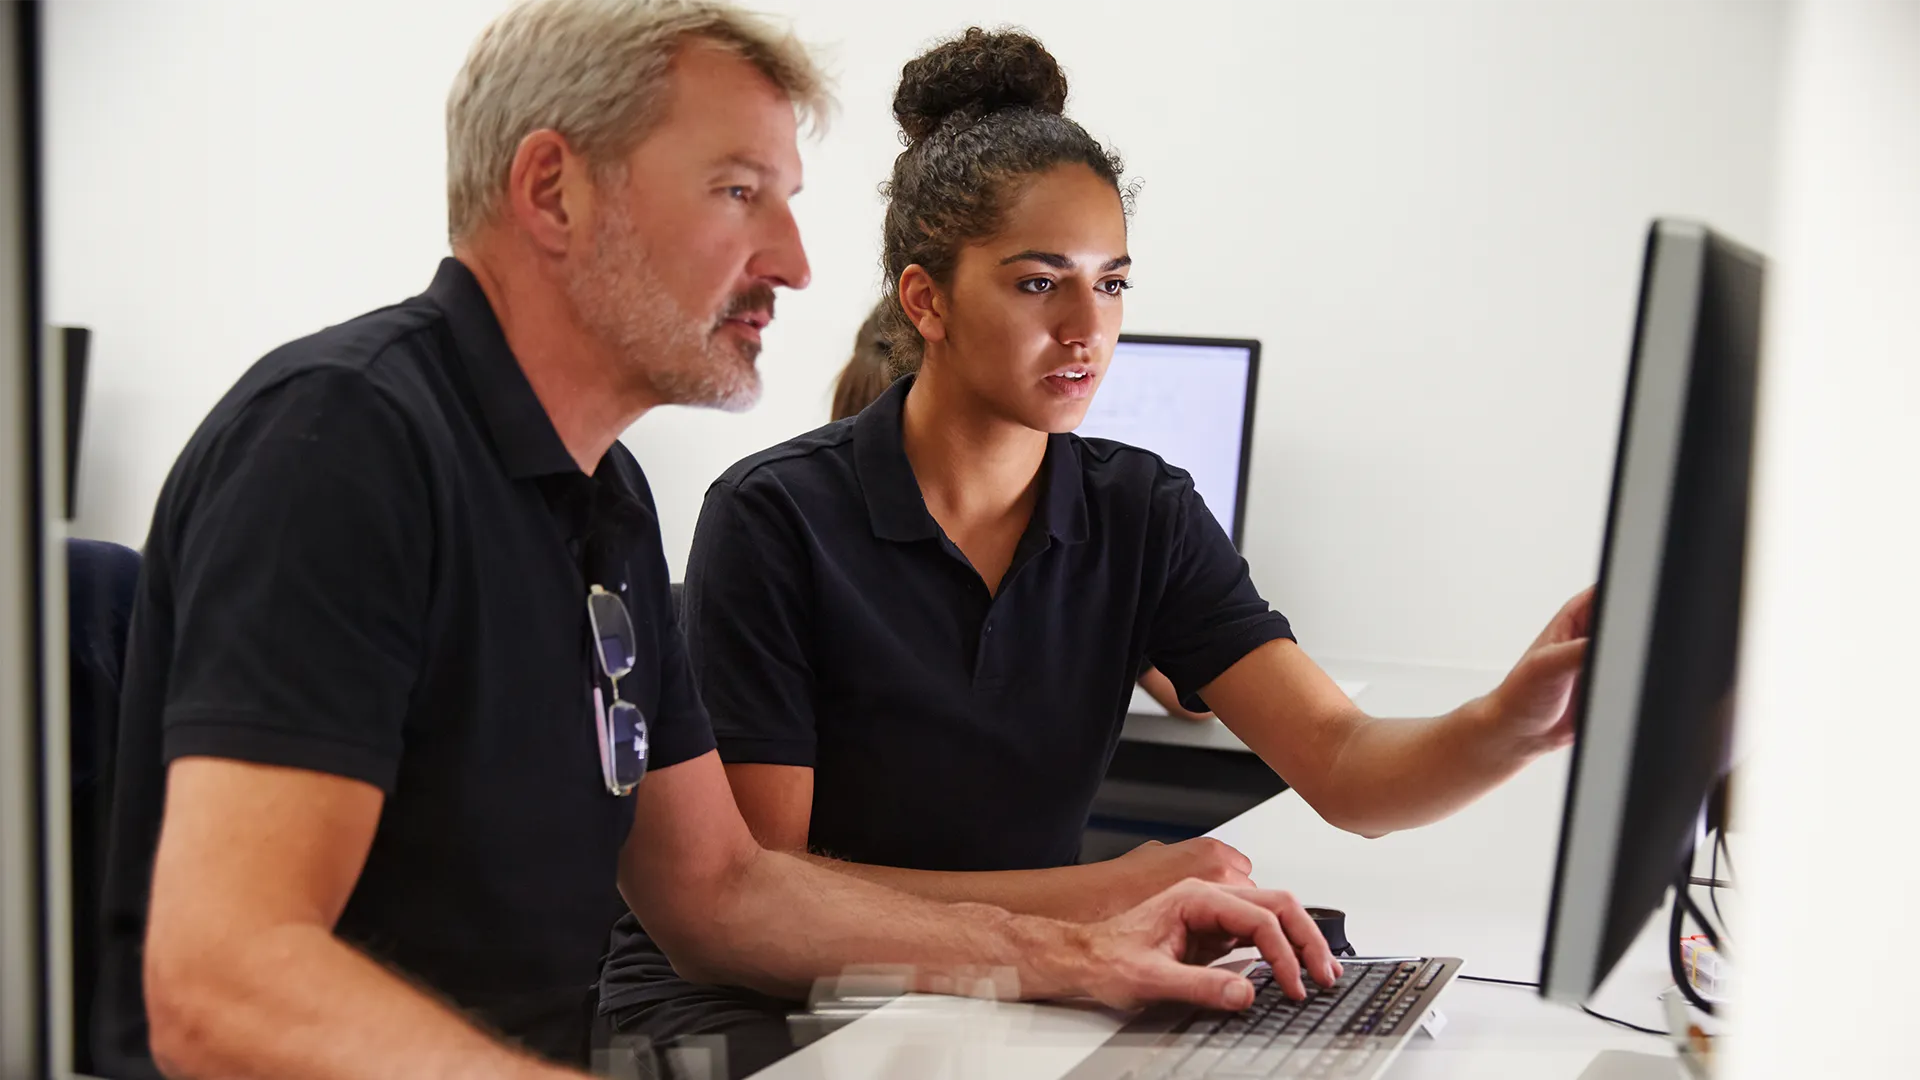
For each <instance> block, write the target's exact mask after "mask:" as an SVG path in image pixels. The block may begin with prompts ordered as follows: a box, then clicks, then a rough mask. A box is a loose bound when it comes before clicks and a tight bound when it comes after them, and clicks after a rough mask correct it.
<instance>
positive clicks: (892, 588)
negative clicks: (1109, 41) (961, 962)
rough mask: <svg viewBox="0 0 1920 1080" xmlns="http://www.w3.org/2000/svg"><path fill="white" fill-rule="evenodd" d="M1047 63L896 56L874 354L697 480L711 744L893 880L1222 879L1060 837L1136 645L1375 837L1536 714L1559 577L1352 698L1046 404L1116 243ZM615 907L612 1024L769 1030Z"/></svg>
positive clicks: (1082, 794)
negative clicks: (1083, 855)
mask: <svg viewBox="0 0 1920 1080" xmlns="http://www.w3.org/2000/svg"><path fill="white" fill-rule="evenodd" d="M1066 97H1067V82H1066V78H1065V76H1064V75H1063V74H1062V73H1061V71H1060V68H1059V65H1058V64H1057V63H1056V62H1055V60H1054V58H1053V56H1052V55H1051V54H1049V53H1048V52H1047V50H1046V49H1045V48H1044V47H1043V46H1042V45H1041V44H1040V42H1038V41H1036V40H1035V39H1034V38H1032V37H1031V36H1029V35H1026V34H1024V33H1020V32H1017V31H1003V32H997V33H988V32H985V31H983V30H980V29H978V28H974V29H970V30H968V31H966V32H965V34H964V35H962V36H960V37H958V38H955V39H953V40H950V41H947V42H944V43H942V44H940V45H938V46H936V47H934V48H933V49H931V50H929V51H928V52H926V53H925V54H923V55H921V56H919V57H916V58H915V59H913V60H912V61H910V62H909V63H908V64H907V65H906V66H905V67H904V69H903V70H902V72H901V78H900V82H899V86H898V89H897V91H896V93H895V95H894V99H893V111H894V115H895V117H896V118H897V119H898V120H899V122H900V126H901V128H902V130H903V131H904V132H905V134H906V136H907V140H908V141H907V146H906V149H905V150H904V151H902V152H901V154H900V155H899V157H898V158H897V159H896V160H895V162H894V166H893V173H892V177H891V179H890V181H889V185H888V188H887V190H888V192H889V201H888V206H887V213H886V224H885V232H884V236H883V242H882V250H883V260H884V264H885V271H886V275H887V281H888V289H887V294H886V297H885V307H884V314H885V316H886V318H885V319H884V320H883V324H882V327H881V334H882V336H884V338H885V339H886V341H887V345H888V350H889V353H890V356H891V359H892V361H893V365H894V367H895V368H896V370H902V369H903V370H905V371H906V372H908V374H906V375H903V377H901V378H899V379H898V380H897V381H894V382H893V383H892V384H891V385H890V386H889V388H888V389H887V390H886V391H885V392H884V393H883V394H882V395H881V396H880V398H879V399H878V400H876V401H875V402H873V403H872V404H871V405H869V406H868V407H867V408H866V409H864V410H863V411H861V412H859V413H858V414H857V415H855V416H853V417H851V418H848V419H843V420H839V421H836V422H834V423H830V424H828V425H827V426H825V427H823V428H820V429H818V430H816V431H813V432H811V433H808V434H805V435H802V436H800V437H798V438H795V439H792V440H789V441H788V442H785V443H782V444H781V445H779V446H775V447H773V448H771V449H769V450H766V451H763V452H761V453H758V454H754V455H752V456H750V457H748V458H746V459H745V460H743V461H741V462H739V463H738V464H736V465H735V466H734V467H733V468H731V469H729V470H728V471H727V472H726V473H725V474H723V475H722V476H721V477H720V479H718V480H717V481H715V482H714V484H713V485H712V487H710V488H709V489H708V492H707V497H706V502H705V505H704V507H703V508H702V510H701V514H700V521H699V525H698V527H697V529H696V532H695V536H694V541H693V547H692V552H691V556H690V558H689V561H688V570H687V582H686V593H685V599H686V610H685V619H686V625H687V634H688V648H689V653H690V655H691V657H692V663H693V669H694V671H695V674H696V678H697V679H698V681H699V685H700V692H701V695H702V698H703V700H704V701H705V702H706V704H707V707H708V708H709V710H710V712H711V715H712V718H713V723H714V729H715V734H716V737H717V741H718V744H719V747H720V753H721V757H722V760H723V761H724V762H725V765H726V772H727V778H728V780H729V781H730V782H731V784H732V786H733V791H734V796H735V798H736V799H737V800H738V801H739V804H740V808H741V812H742V813H743V814H744V815H745V817H746V820H747V823H748V825H749V827H751V828H752V829H753V831H754V835H755V836H756V837H758V838H759V839H760V841H761V842H762V843H763V844H765V845H766V846H767V847H769V848H772V849H776V850H781V851H789V852H793V853H795V854H796V855H798V856H800V857H803V858H808V859H810V860H812V861H813V862H814V863H815V864H816V865H820V866H824V867H831V868H833V869H835V870H837V871H839V872H840V873H843V874H846V875H848V876H850V877H856V878H859V879H862V880H865V881H871V882H875V883H885V884H887V885H890V886H892V887H894V888H898V889H902V890H906V891H909V892H914V893H918V894H920V895H922V896H926V897H929V898H940V899H945V900H968V901H975V902H986V903H991V904H995V905H998V906H1000V907H1004V908H1006V909H1008V910H1012V911H1022V912H1030V913H1045V914H1047V915H1049V916H1054V917H1059V918H1066V919H1075V920H1087V921H1096V920H1100V919H1104V918H1107V917H1110V916H1111V914H1112V913H1113V912H1114V911H1116V910H1120V909H1123V908H1125V907H1126V906H1127V905H1129V904H1132V903H1135V902H1137V901H1138V899H1139V898H1140V897H1143V896H1151V895H1154V894H1155V893H1156V892H1158V891H1159V890H1161V889H1164V888H1165V887H1166V885H1167V883H1168V882H1169V881H1174V880H1180V879H1184V878H1190V877H1201V878H1204V879H1208V880H1213V881H1218V882H1224V883H1230V884H1233V885H1235V886H1243V885H1246V884H1249V883H1250V882H1251V877H1250V875H1251V873H1252V870H1253V867H1252V866H1251V864H1250V863H1249V861H1248V860H1247V858H1246V857H1245V856H1244V855H1243V854H1241V853H1240V852H1238V851H1235V850H1234V849H1232V848H1231V847H1228V846H1227V845H1225V844H1221V843H1218V842H1217V841H1214V840H1211V839H1209V838H1200V839H1198V840H1193V841H1188V842H1185V843H1181V844H1171V845H1150V846H1146V847H1142V848H1137V849H1135V850H1133V851H1131V852H1128V853H1127V854H1125V855H1123V856H1121V857H1119V858H1116V859H1112V860H1108V861H1105V862H1097V863H1090V864H1081V863H1080V862H1079V854H1080V844H1081V836H1082V833H1083V831H1084V828H1085V825H1086V821H1087V816H1088V811H1089V809H1090V807H1091V804H1092V801H1093V797H1094V793H1095V791H1096V790H1097V789H1098V787H1099V785H1100V783H1101V780H1102V779H1103V777H1104V776H1105V773H1106V768H1107V764H1108V761H1109V759H1110V757H1111V755H1112V753H1113V749H1114V747H1115V745H1116V743H1117V741H1118V739H1119V736H1120V727H1121V723H1122V721H1123V719H1124V717H1125V714H1126V709H1127V702H1128V701H1129V699H1130V698H1131V694H1132V688H1133V684H1134V680H1135V679H1136V677H1138V675H1139V674H1140V672H1141V671H1142V670H1143V669H1144V667H1145V666H1146V665H1147V664H1148V663H1152V664H1153V665H1154V666H1156V667H1158V668H1159V669H1160V670H1162V671H1163V672H1165V673H1166V675H1167V677H1168V678H1169V679H1170V680H1171V682H1172V684H1173V685H1174V686H1175V687H1177V688H1179V689H1180V690H1181V691H1182V693H1183V695H1197V697H1198V698H1200V699H1204V703H1205V704H1206V705H1210V706H1212V707H1213V709H1214V711H1215V712H1217V713H1218V714H1219V716H1220V718H1221V720H1222V721H1223V722H1225V723H1226V725H1227V726H1228V727H1229V728H1230V729H1231V730H1232V731H1233V732H1234V733H1235V734H1236V735H1237V736H1239V738H1240V739H1241V740H1242V741H1244V742H1245V743H1246V744H1247V745H1248V747H1250V748H1251V749H1252V750H1253V751H1254V752H1255V753H1257V754H1259V755H1260V757H1261V758H1262V759H1263V760H1264V761H1266V762H1267V763H1268V764H1269V765H1271V766H1273V767H1274V769H1275V770H1276V771H1277V772H1278V773H1279V774H1280V775H1281V776H1283V777H1285V778H1286V780H1287V781H1288V782H1289V783H1290V784H1291V785H1292V786H1293V787H1294V789H1295V790H1297V791H1298V792H1299V793H1300V795H1301V796H1302V797H1303V798H1304V799H1305V800H1306V801H1307V803H1308V804H1309V805H1311V806H1312V807H1313V808H1314V809H1315V810H1316V811H1317V812H1318V813H1319V814H1320V815H1321V816H1322V817H1323V818H1324V819H1326V820H1327V821H1329V822H1331V823H1332V824H1334V825H1336V826H1338V827H1340V828H1343V829H1347V830H1350V831H1353V832H1356V833H1361V834H1364V835H1368V836H1377V835H1380V834H1383V833H1387V832H1392V831H1395V830H1399V829H1407V828H1413V827H1416V826H1419V825H1423V824H1426V823H1428V822H1432V821H1436V820H1438V819H1440V818H1443V817H1445V816H1447V815H1449V814H1451V813H1453V812H1454V811H1455V810H1458V809H1460V808H1461V807H1463V806H1465V805H1467V804H1468V803H1470V802H1472V801H1473V800H1474V799H1476V798H1478V797H1479V796H1480V795H1481V794H1483V793H1485V792H1486V791H1488V790H1490V789H1491V788H1493V787H1494V786H1496V785H1498V784H1500V783H1502V782H1504V781H1505V780H1506V779H1507V778H1508V777H1511V776H1513V775H1514V774H1515V773H1517V772H1518V771H1519V770H1520V769H1522V768H1524V767H1525V766H1526V765H1527V764H1528V763H1529V762H1531V761H1533V760H1534V759H1535V758H1537V757H1539V756H1540V755H1542V754H1545V753H1547V752H1549V751H1551V750H1553V749H1556V748H1559V747H1563V746H1565V745H1567V743H1568V742H1569V740H1570V739H1571V737H1572V735H1571V732H1572V718H1571V715H1570V711H1569V710H1570V707H1571V692H1572V688H1573V683H1574V680H1575V678H1576V676H1577V672H1578V670H1579V665H1580V661H1581V657H1582V655H1583V653H1584V650H1585V648H1586V643H1587V639H1586V636H1585V634H1586V629H1585V628H1586V622H1587V610H1588V603H1589V598H1588V597H1587V596H1585V595H1583V596H1581V597H1579V598H1576V599H1575V600H1574V601H1572V602H1570V603H1569V604H1568V605H1567V606H1566V607H1565V608H1564V609H1563V610H1562V611H1561V613H1560V614H1559V615H1558V616H1557V617H1556V618H1555V619H1554V620H1553V621H1552V623H1551V624H1550V625H1549V627H1548V628H1547V630H1546V632H1545V633H1543V634H1542V635H1541V637H1540V638H1539V640H1538V641H1537V642H1535V644H1534V646H1533V647H1532V648H1530V649H1529V650H1528V651H1527V653H1526V654H1525V656H1523V657H1522V659H1521V660H1520V662H1519V663H1518V664H1517V665H1516V666H1515V667H1514V669H1513V670H1512V672H1511V673H1510V674H1509V675H1508V676H1507V678H1506V680H1505V681H1504V682H1503V683H1502V684H1501V685H1500V686H1499V687H1498V688H1497V689H1495V690H1494V691H1493V692H1492V693H1490V694H1489V695H1487V696H1486V697H1484V698H1481V699H1479V700H1476V701H1472V702H1469V703H1467V704H1465V705H1463V706H1461V707H1460V708H1459V709H1457V710H1455V711H1454V712H1452V713H1450V714H1448V715H1446V716H1441V717H1435V718H1430V719H1417V720H1376V719H1374V718H1371V717H1369V716H1367V715H1365V714H1363V713H1361V712H1360V711H1359V710H1358V709H1356V708H1355V707H1354V705H1353V703H1352V702H1351V701H1350V700H1348V698H1347V696H1346V695H1345V694H1344V693H1342V692H1341V691H1340V689H1339V687H1338V686H1337V685H1336V684H1335V683H1334V682H1333V680H1332V679H1331V678H1329V677H1328V676H1327V675H1326V673H1324V672H1323V671H1321V670H1320V668H1319V667H1317V666H1316V665H1315V664H1314V663H1313V661H1312V660H1310V659H1309V658H1308V657H1307V655H1306V654H1305V653H1304V652H1303V651H1301V649H1300V647H1299V646H1298V645H1297V644H1295V642H1294V637H1293V631H1292V628H1291V627H1290V625H1289V624H1288V622H1287V620H1286V619H1285V618H1284V617H1283V616H1282V615H1280V614H1279V613H1278V612H1275V611H1273V610H1272V609H1271V608H1270V607H1269V606H1268V604H1267V603H1266V601H1265V600H1263V599H1262V598H1261V597H1260V595H1259V593H1258V592H1257V591H1256V590H1255V589H1254V586H1253V583H1252V581H1251V580H1250V578H1249V576H1248V571H1247V565H1246V563H1245V562H1244V561H1243V560H1242V559H1241V558H1240V555H1239V553H1238V552H1237V551H1236V550H1235V549H1234V546H1233V544H1232V542H1231V541H1230V540H1229V539H1228V537H1227V535H1226V533H1225V532H1224V531H1223V530H1222V529H1221V527H1220V525H1219V523H1218V522H1217V520H1216V519H1215V518H1214V516H1213V514H1212V513H1211V512H1210V511H1209V510H1208V509H1207V508H1206V506H1205V504H1204V503H1203V502H1202V501H1201V499H1200V497H1199V496H1198V494H1197V493H1196V492H1195V490H1194V485H1193V481H1192V479H1191V477H1189V476H1188V475H1187V474H1186V473H1185V472H1183V471H1181V470H1180V469H1178V468H1175V467H1173V466H1171V465H1168V464H1167V463H1166V462H1164V461H1162V460H1161V459H1160V458H1158V457H1157V456H1155V455H1154V454H1152V453H1150V452H1148V451H1145V450H1141V449H1137V448H1134V447H1129V446H1125V445H1121V444H1118V443H1114V442H1109V441H1106V440H1101V439H1082V438H1080V437H1078V436H1075V435H1072V434H1069V433H1070V432H1072V431H1073V430H1074V429H1075V428H1076V427H1078V426H1079V425H1080V422H1081V420H1082V418H1083V416H1084V414H1085V412H1086V409H1087V405H1088V403H1089V401H1090V400H1091V398H1092V396H1093V394H1094V393H1095V392H1096V390H1097V388H1098V387H1099V384H1100V379H1101V377H1102V375H1103V374H1104V373H1105V371H1106V368H1107V364H1108V362H1109V360H1110V359H1111V357H1112V352H1113V347H1114V343H1115V339H1116V337H1117V335H1118V333H1119V330H1120V324H1121V312H1122V306H1123V297H1124V295H1125V292H1126V289H1127V288H1128V286H1129V281H1128V277H1129V272H1130V267H1131V263H1132V259H1131V256H1130V255H1129V253H1128V251H1127V211H1128V203H1129V199H1128V190H1127V188H1126V187H1125V186H1124V185H1123V184H1122V182H1121V179H1120V177H1121V164H1120V162H1119V161H1118V159H1117V158H1115V157H1114V156H1113V155H1112V154H1111V153H1110V152H1108V151H1107V150H1106V149H1105V148H1104V147H1102V146H1101V145H1100V144H1099V143H1098V142H1096V141H1095V140H1094V139H1093V138H1092V137H1091V136H1089V135H1088V134H1087V132H1086V131H1085V130H1083V129H1082V128H1081V127H1080V126H1079V125H1078V124H1076V123H1074V122H1073V121H1072V120H1069V119H1068V118H1067V117H1066V116H1065V115H1064V107H1065V102H1066ZM743 673H752V677H743ZM1268 869H1269V871H1271V870H1273V869H1275V868H1268ZM639 915H640V918H639V919H638V920H637V921H636V920H634V919H632V918H623V919H622V921H621V924H620V926H619V927H617V928H616V931H615V941H614V950H613V953H612V955H611V956H610V958H609V960H608V963H607V967H606V971H605V974H604V976H603V981H602V1001H601V1007H602V1009H603V1010H606V1011H607V1012H609V1013H610V1014H611V1015H612V1016H613V1017H614V1020H615V1023H616V1026H617V1027H618V1028H619V1029H620V1030H623V1031H629V1032H634V1033H637V1034H644V1035H648V1036H650V1037H654V1038H671V1037H676V1036H679V1035H683V1034H687V1033H728V1034H729V1035H731V1036H733V1037H734V1038H735V1041H734V1042H733V1043H732V1044H730V1047H743V1046H746V1047H751V1046H756V1045H776V1046H777V1044H778V1042H779V1040H780V1039H781V1036H782V1028H783V1027H784V1013H785V1010H786V1009H789V1008H792V1006H790V1005H787V1004H786V1003H784V1002H782V1001H780V1000H778V999H777V998H768V997H765V996H751V997H749V996H741V995H731V996H730V994H729V991H727V990H726V989H725V988H723V987H717V986H713V985H704V984H710V983H711V980H689V979H684V978H681V977H680V975H677V974H676V973H675V971H674V970H673V969H672V968H670V967H669V966H667V965H666V964H665V963H664V962H663V960H662V959H661V957H660V956H659V953H658V950H657V949H656V948H655V947H654V945H653V944H652V943H651V942H650V941H649V940H648V937H649V935H650V934H652V931H653V927H652V925H651V924H650V923H648V922H647V920H646V918H645V915H646V913H645V912H640V913H639ZM681 974H684V973H681ZM730 1052H731V1051H730ZM755 1052H756V1053H757V1052H758V1051H755Z"/></svg>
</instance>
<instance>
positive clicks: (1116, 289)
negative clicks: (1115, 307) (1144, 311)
mask: <svg viewBox="0 0 1920 1080" xmlns="http://www.w3.org/2000/svg"><path fill="white" fill-rule="evenodd" d="M1131 288H1133V282H1131V281H1128V280H1127V279H1126V278H1109V279H1108V280H1106V281H1103V282H1101V283H1100V291H1101V292H1103V293H1106V294H1107V295H1108V296H1119V295H1120V294H1121V293H1123V292H1126V291H1127V290H1128V289H1131Z"/></svg>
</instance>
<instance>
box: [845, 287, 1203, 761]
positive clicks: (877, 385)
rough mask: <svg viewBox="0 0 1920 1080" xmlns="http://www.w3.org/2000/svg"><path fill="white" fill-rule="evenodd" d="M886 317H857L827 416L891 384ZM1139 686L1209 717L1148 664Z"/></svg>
mask: <svg viewBox="0 0 1920 1080" xmlns="http://www.w3.org/2000/svg"><path fill="white" fill-rule="evenodd" d="M886 318H887V301H886V300H885V299H884V298H883V299H882V300H881V301H880V302H879V303H876V304H875V305H874V306H873V310H872V311H870V312H868V313H867V317H866V318H865V319H864V320H862V321H861V323H860V329H859V331H858V332H857V333H855V334H854V336H853V355H852V356H851V357H849V358H848V359H847V363H846V366H845V367H843V368H841V369H840V374H839V375H837V376H835V378H834V380H833V409H832V414H831V416H830V418H829V419H831V420H845V419H846V418H848V417H850V416H852V415H854V414H855V413H857V412H859V411H860V410H862V409H864V408H866V407H867V406H869V405H871V404H873V402H874V400H875V399H877V398H878V397H879V396H880V395H881V394H884V393H886V392H887V387H889V386H892V385H893V380H894V378H895V376H896V375H897V374H899V373H898V372H896V371H895V370H894V368H893V358H892V356H891V355H890V352H889V350H888V348H887V338H886V332H885V329H884V324H885V321H886ZM1140 687H1141V689H1143V690H1145V691H1146V692H1147V694H1148V696H1149V697H1151V698H1153V700H1154V701H1155V702H1156V703H1157V704H1158V705H1159V706H1160V707H1161V708H1163V709H1165V710H1167V715H1168V716H1172V717H1175V718H1177V719H1181V720H1191V721H1194V722H1196V723H1198V722H1200V721H1205V720H1211V719H1213V714H1212V713H1210V712H1204V711H1202V712H1195V711H1193V710H1191V709H1188V708H1187V707H1185V706H1184V705H1182V704H1180V694H1179V692H1178V691H1176V690H1174V688H1173V682H1172V680H1170V679H1168V678H1167V677H1166V676H1165V675H1162V674H1161V673H1160V671H1159V669H1157V668H1155V667H1153V666H1152V665H1148V667H1147V670H1146V671H1144V672H1142V673H1141V675H1140Z"/></svg>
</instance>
